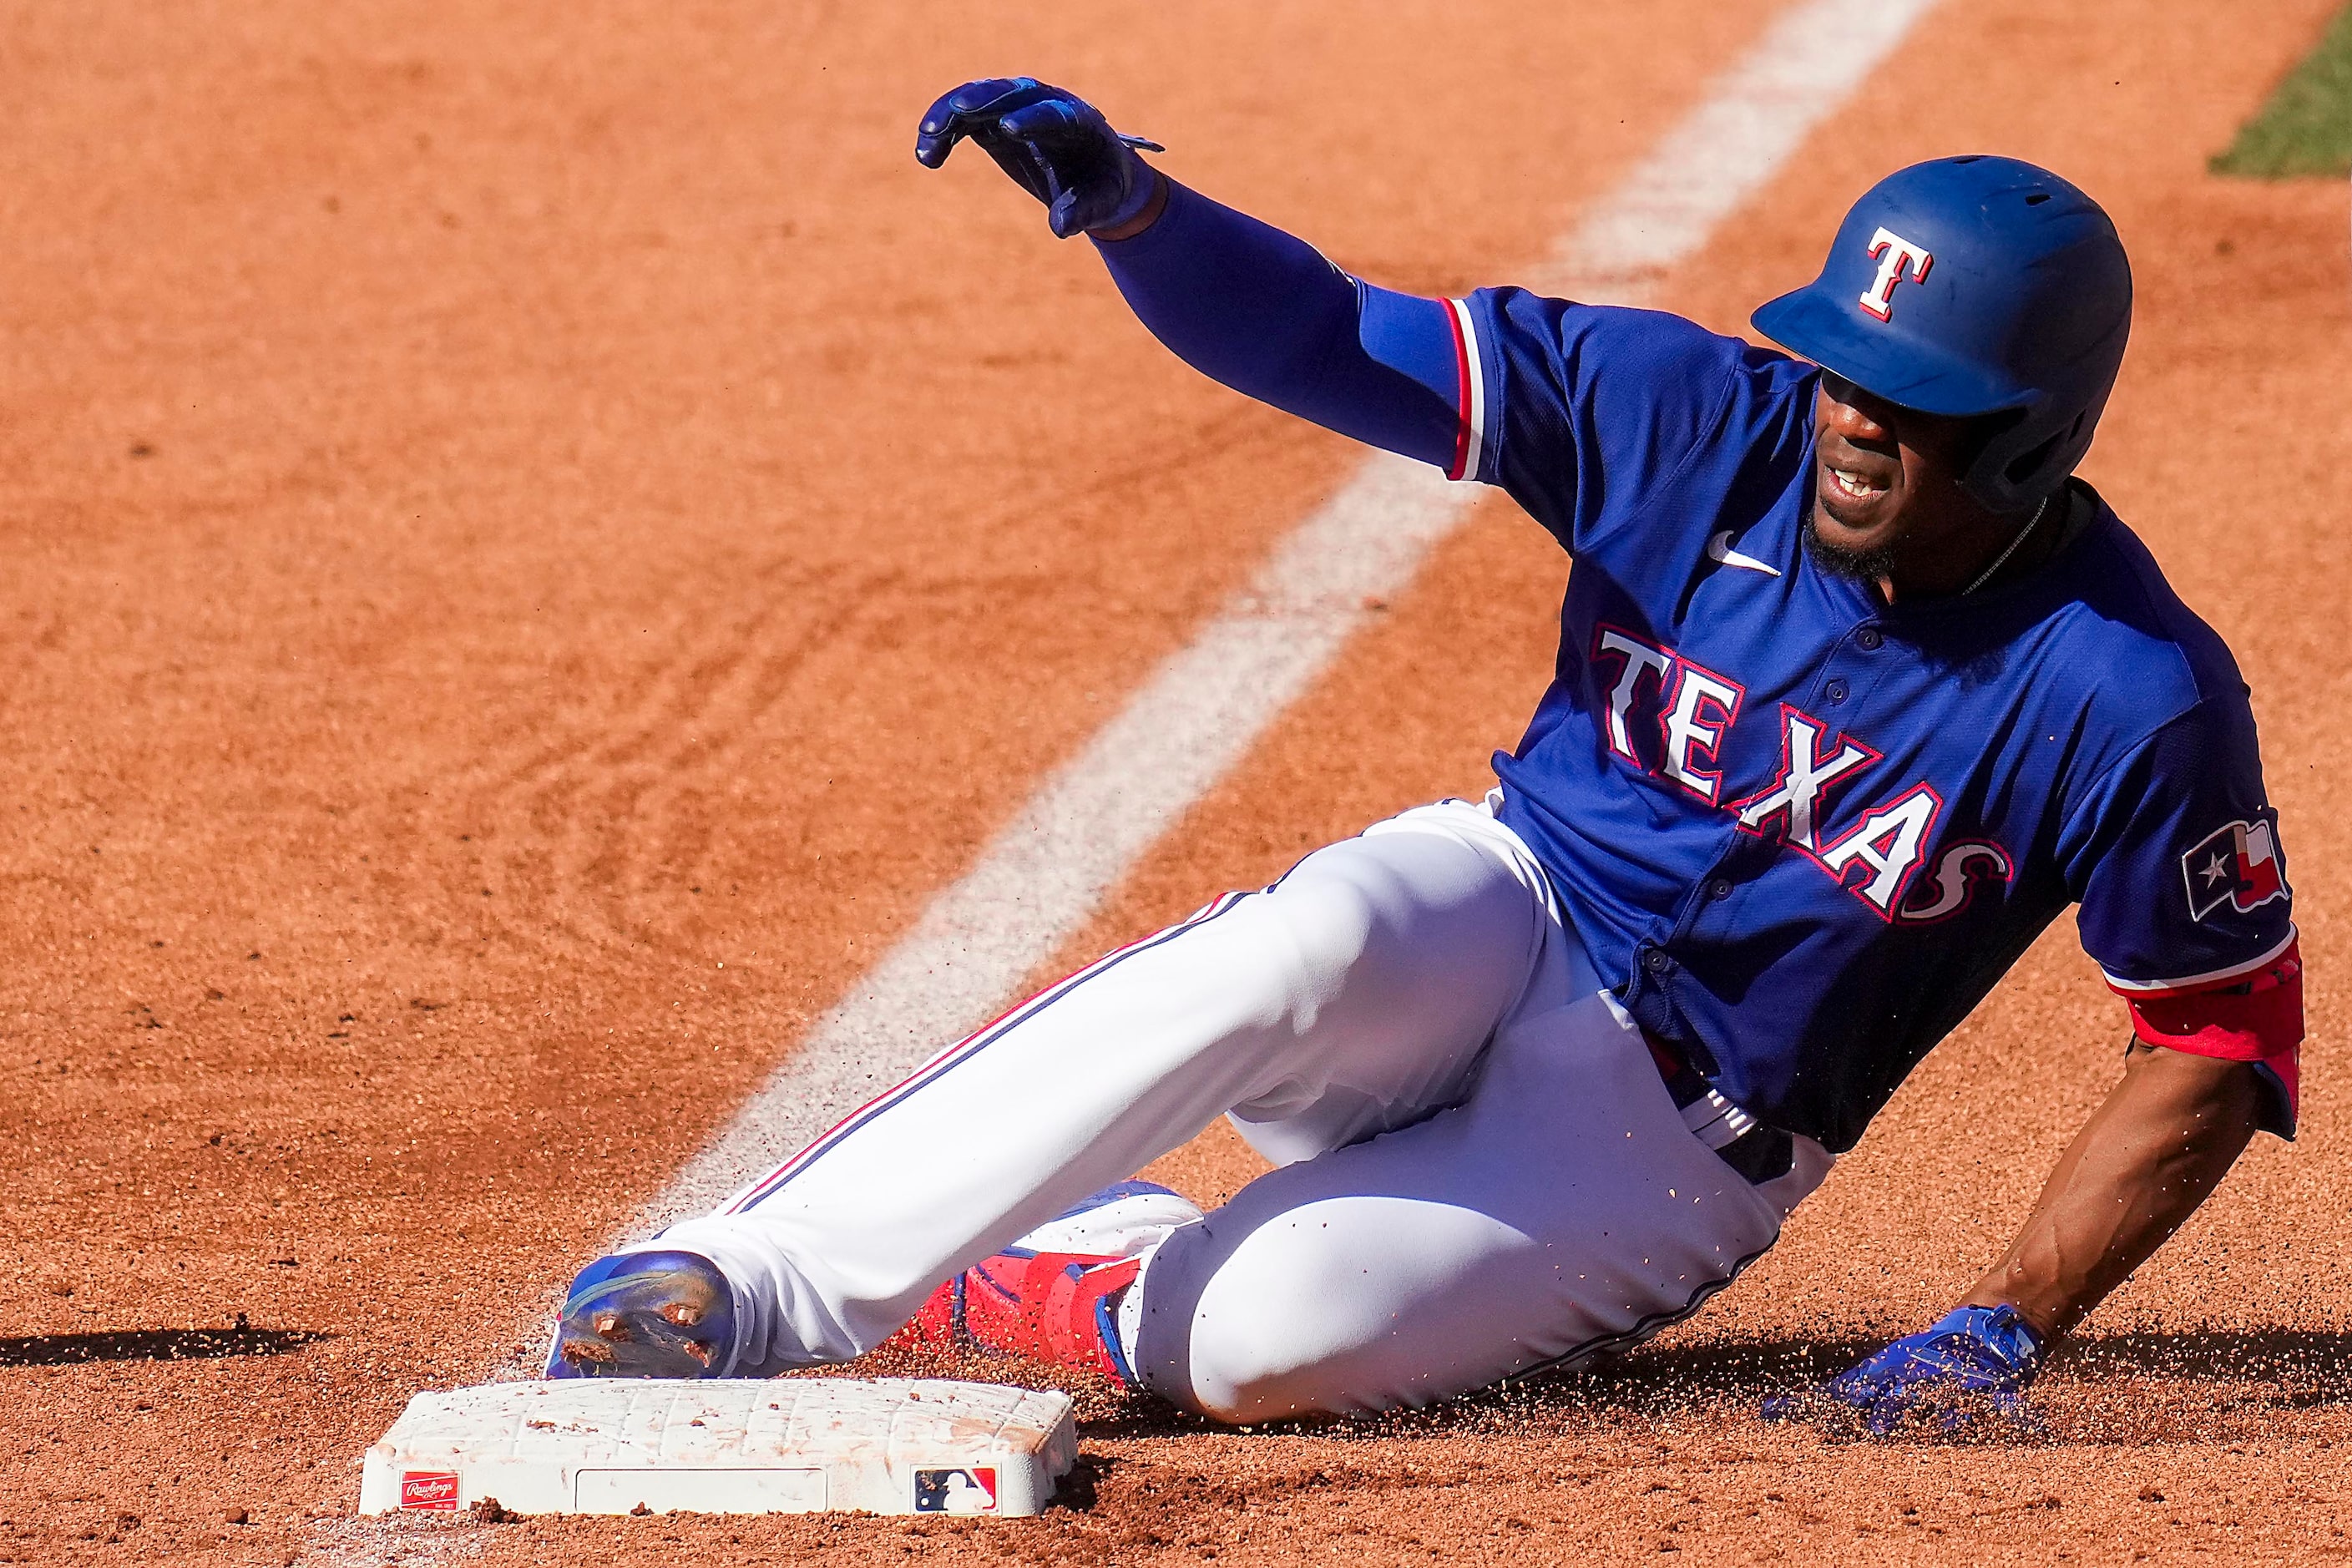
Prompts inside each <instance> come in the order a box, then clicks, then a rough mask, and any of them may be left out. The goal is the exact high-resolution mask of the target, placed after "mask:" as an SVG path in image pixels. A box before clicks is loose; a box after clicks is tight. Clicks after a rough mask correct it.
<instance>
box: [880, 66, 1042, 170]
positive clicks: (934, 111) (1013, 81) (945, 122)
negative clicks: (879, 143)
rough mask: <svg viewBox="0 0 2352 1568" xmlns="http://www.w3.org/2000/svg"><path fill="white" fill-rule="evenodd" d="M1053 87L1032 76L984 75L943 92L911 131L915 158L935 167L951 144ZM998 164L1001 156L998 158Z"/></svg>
mask: <svg viewBox="0 0 2352 1568" xmlns="http://www.w3.org/2000/svg"><path fill="white" fill-rule="evenodd" d="M1054 90H1055V89H1052V88H1049V87H1047V86H1045V84H1044V83H1043V82H1040V81H1038V80H1036V79H1034V78H1033V77H1025V76H1017V77H985V78H982V79H980V80H978V81H968V82H966V83H964V84H963V85H962V86H961V87H960V88H957V89H955V90H954V91H952V92H950V93H947V94H944V95H943V96H941V97H940V99H938V100H936V101H934V102H933V103H932V105H931V106H930V108H929V109H927V110H924V111H923V118H922V121H921V122H920V123H919V125H918V126H917V127H916V130H915V159H916V162H918V163H921V164H922V165H923V166H924V167H926V168H930V169H936V168H938V167H939V166H940V164H942V163H946V162H947V161H948V154H949V153H951V152H953V151H954V150H955V144H956V143H957V142H961V141H962V140H963V139H964V138H965V137H967V136H977V135H979V134H981V133H982V132H983V131H985V130H986V129H988V128H990V127H992V126H993V125H994V124H995V123H996V122H997V121H1000V120H1002V119H1003V117H1004V116H1005V115H1006V114H1009V113H1011V112H1013V110H1018V109H1020V108H1021V107H1023V106H1024V105H1025V104H1030V103H1034V102H1036V101H1037V100H1039V99H1041V98H1043V97H1045V95H1047V94H1049V93H1051V92H1053V91H1054ZM998 161H999V162H1000V163H1001V162H1003V160H1002V159H1000V160H998Z"/></svg>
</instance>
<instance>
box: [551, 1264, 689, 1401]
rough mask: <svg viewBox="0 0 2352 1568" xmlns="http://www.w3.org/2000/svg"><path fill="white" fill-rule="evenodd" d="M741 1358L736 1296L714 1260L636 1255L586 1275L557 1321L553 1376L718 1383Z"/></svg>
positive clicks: (585, 1271)
mask: <svg viewBox="0 0 2352 1568" xmlns="http://www.w3.org/2000/svg"><path fill="white" fill-rule="evenodd" d="M734 1360H735V1296H734V1292H733V1291H732V1290H731V1289H730V1288H729V1287H728V1284H727V1277H726V1276H725V1275H724V1274H721V1273H720V1272H719V1266H718V1265H717V1264H715V1263H713V1262H711V1261H710V1259H709V1258H704V1257H701V1256H699V1255H698V1254H696V1253H692V1252H629V1253H623V1254H621V1255H619V1256H617V1257H610V1258H598V1259H597V1260H596V1261H595V1262H593V1263H592V1264H590V1265H589V1266H588V1267H587V1268H583V1269H582V1270H581V1271H580V1277H579V1278H578V1279H574V1280H572V1289H571V1290H570V1291H569V1292H568V1293H567V1294H566V1295H565V1296H564V1299H563V1310H562V1313H561V1314H559V1315H558V1317H557V1319H556V1323H555V1348H554V1349H553V1350H552V1351H551V1352H549V1355H548V1358H547V1375H548V1376H550V1377H717V1376H719V1375H720V1374H721V1373H724V1372H725V1371H726V1369H727V1368H728V1367H730V1366H731V1365H732V1364H733V1363H734Z"/></svg>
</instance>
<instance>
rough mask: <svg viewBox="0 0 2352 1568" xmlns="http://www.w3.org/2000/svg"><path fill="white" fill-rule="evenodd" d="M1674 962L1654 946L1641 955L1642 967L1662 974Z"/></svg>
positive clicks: (1671, 966) (1670, 967)
mask: <svg viewBox="0 0 2352 1568" xmlns="http://www.w3.org/2000/svg"><path fill="white" fill-rule="evenodd" d="M1674 964H1675V961H1674V960H1673V959H1671V958H1668V957H1667V956H1666V955H1665V954H1664V953H1663V952H1660V951H1658V950H1657V949H1656V948H1652V949H1651V950H1650V951H1649V952H1645V953H1643V955H1642V967H1643V968H1644V969H1646V970H1648V971H1649V972H1650V973H1653V974H1664V973H1665V972H1666V971H1667V970H1669V969H1672V968H1673V967H1674Z"/></svg>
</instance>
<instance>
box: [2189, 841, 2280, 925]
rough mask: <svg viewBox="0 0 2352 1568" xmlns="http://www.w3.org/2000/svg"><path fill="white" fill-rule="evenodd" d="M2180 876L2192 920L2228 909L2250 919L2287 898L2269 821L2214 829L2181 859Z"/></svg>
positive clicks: (2276, 847) (2275, 843)
mask: <svg viewBox="0 0 2352 1568" xmlns="http://www.w3.org/2000/svg"><path fill="white" fill-rule="evenodd" d="M2208 820H2210V818H2209V819H2208ZM2180 876H2181V879H2182V880H2183V881H2184V882H2185V883H2187V884H2188V888H2189V919H2190V920H2197V921H2201V920H2203V919H2205V918H2206V917H2207V916H2209V915H2210V914H2213V913H2214V912H2216V911H2217V910H2221V909H2222V908H2223V907H2224V906H2227V907H2228V908H2229V909H2231V910H2236V911H2237V912H2238V913H2240V914H2244V913H2246V912H2248V911H2249V910H2256V909H2259V908H2261V907H2262V906H2263V905H2264V904H2267V903H2269V902H2270V901H2271V900H2273V899H2284V898H2285V897H2286V896H2287V887H2286V878H2285V877H2284V876H2283V875H2282V874H2281V873H2280V871H2279V858H2278V842H2277V840H2276V839H2275V838H2273V837H2272V835H2271V825H2270V824H2269V823H2267V822H2232V823H2230V824H2229V825H2227V826H2222V827H2218V828H2216V829H2214V830H2213V831H2212V832H2211V833H2210V834H2208V835H2207V836H2206V837H2204V838H2202V839H2200V840H2199V841H2198V843H2197V844H2196V845H2195V846H2194V847H2191V848H2190V849H2189V850H2188V851H2187V852H2186V853H2185V854H2183V855H2182V856H2181V857H2180Z"/></svg>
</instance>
